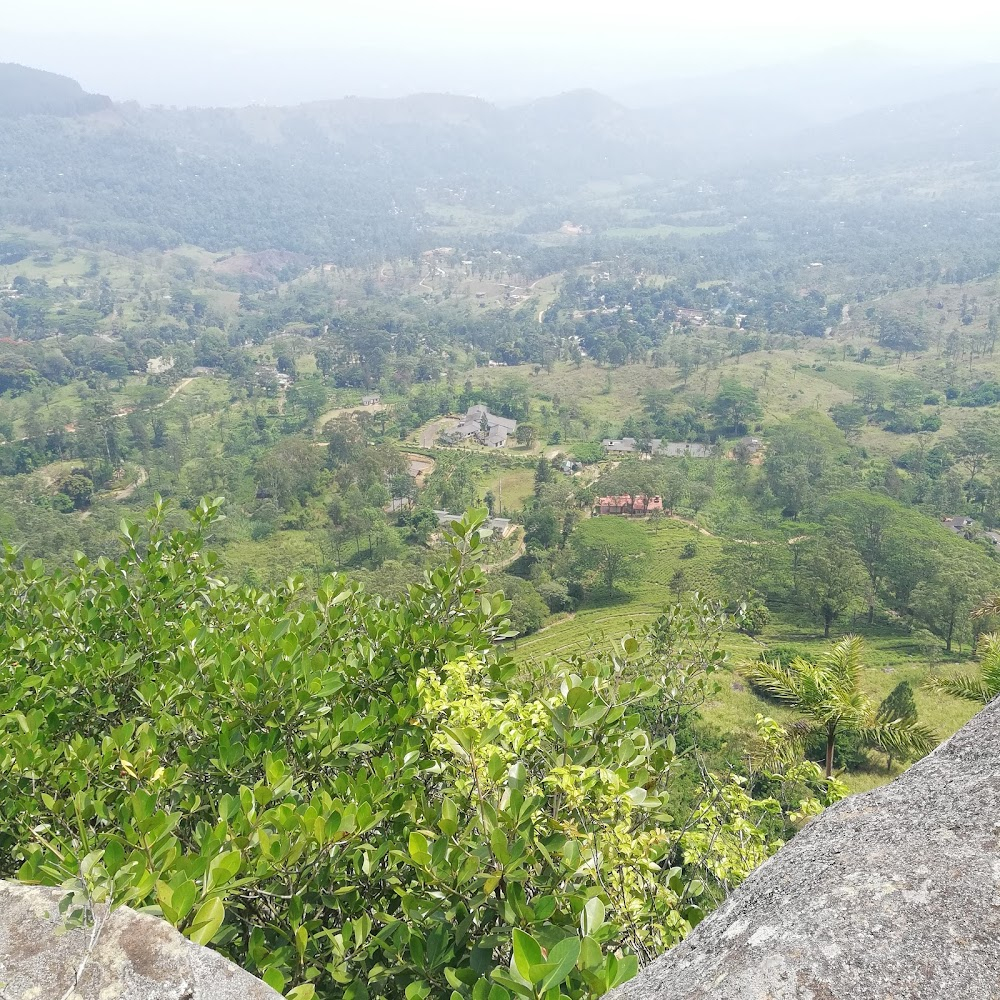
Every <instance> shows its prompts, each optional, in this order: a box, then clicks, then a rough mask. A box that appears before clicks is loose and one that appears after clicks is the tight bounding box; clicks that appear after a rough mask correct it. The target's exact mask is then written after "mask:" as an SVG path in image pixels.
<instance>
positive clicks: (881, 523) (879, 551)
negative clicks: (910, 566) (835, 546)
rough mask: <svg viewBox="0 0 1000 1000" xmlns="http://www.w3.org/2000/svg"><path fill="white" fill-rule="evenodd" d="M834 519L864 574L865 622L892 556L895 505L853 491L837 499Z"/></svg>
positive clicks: (871, 613)
mask: <svg viewBox="0 0 1000 1000" xmlns="http://www.w3.org/2000/svg"><path fill="white" fill-rule="evenodd" d="M837 511H838V513H837V519H838V520H840V522H841V523H842V524H843V526H844V528H845V531H846V533H847V535H848V537H849V538H850V539H851V543H852V545H853V546H854V551H855V552H856V553H857V554H858V558H859V559H860V560H861V564H862V565H863V566H864V568H865V573H866V574H867V576H868V595H867V599H868V624H869V625H872V624H874V622H875V605H876V603H877V601H878V596H879V593H880V592H881V589H882V583H883V581H884V579H885V577H886V574H887V573H888V571H889V566H890V563H891V560H892V556H893V544H892V536H893V532H894V530H895V528H896V526H897V523H898V511H899V507H898V505H897V504H894V503H893V502H892V501H891V500H890V499H888V497H882V496H878V495H877V494H870V493H862V492H854V493H849V494H844V495H842V496H841V497H839V498H838V504H837Z"/></svg>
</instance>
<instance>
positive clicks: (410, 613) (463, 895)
mask: <svg viewBox="0 0 1000 1000" xmlns="http://www.w3.org/2000/svg"><path fill="white" fill-rule="evenodd" d="M219 506H220V502H219V501H217V502H214V503H206V502H202V504H201V506H200V507H199V508H198V510H197V511H196V512H195V513H194V514H193V515H192V518H193V523H192V525H191V528H190V530H185V531H174V532H168V531H167V530H166V529H165V527H164V515H165V509H164V506H163V504H161V503H159V502H158V504H157V508H156V509H155V510H154V511H153V512H151V515H150V519H149V522H148V524H146V525H145V526H143V527H139V526H137V525H134V524H129V523H126V524H123V531H124V535H125V540H126V551H125V554H124V555H123V556H122V557H121V558H120V559H118V560H116V561H111V562H109V561H100V562H98V563H97V564H95V565H91V564H88V562H87V560H86V559H84V558H83V557H82V556H81V557H80V558H79V559H78V560H77V568H76V570H75V571H74V572H72V573H68V574H64V575H59V574H56V575H50V574H47V573H46V572H45V571H44V569H43V567H42V566H41V565H39V564H38V563H35V562H32V561H25V562H24V564H23V565H20V564H19V562H18V557H17V554H16V553H15V552H14V551H12V550H9V549H8V550H6V554H5V557H4V560H3V564H2V567H0V809H2V813H3V816H4V823H3V828H2V832H0V875H3V876H8V877H9V876H12V875H15V874H16V875H18V876H19V877H20V878H21V879H24V880H27V881H30V882H39V883H44V884H50V885H53V884H54V885H65V886H67V887H68V888H70V889H73V890H76V891H77V892H80V893H85V894H86V895H87V897H89V898H90V899H96V900H107V899H110V900H111V901H112V902H114V903H127V904H129V905H130V906H133V907H136V908H139V909H148V910H150V911H152V912H156V913H160V914H162V916H163V917H164V918H165V919H167V920H169V921H170V922H171V923H173V924H174V925H175V926H177V927H178V928H180V929H181V930H182V931H183V932H184V933H185V934H187V935H188V937H190V938H191V939H193V940H194V941H197V942H200V943H202V944H210V945H211V946H212V947H214V948H216V949H218V950H219V951H221V952H222V953H224V954H225V955H227V956H229V957H230V958H232V959H233V960H234V961H236V962H238V963H239V964H241V965H243V966H244V967H246V968H248V969H250V970H251V971H253V972H255V973H257V974H259V975H262V976H263V977H264V979H265V980H266V981H267V982H269V983H270V984H271V985H273V986H274V987H275V988H276V989H278V990H281V991H284V990H286V989H287V990H288V991H289V992H288V996H289V997H294V998H296V1000H303V998H308V997H310V996H312V995H314V993H315V995H317V996H320V997H341V996H346V997H355V998H357V997H385V998H402V997H405V998H406V1000H420V998H423V997H428V996H431V997H458V998H463V997H473V998H475V1000H484V998H489V1000H504V998H506V997H508V996H512V995H520V996H524V997H543V996H544V997H552V998H557V997H559V996H566V997H572V998H576V997H588V996H598V995H600V994H602V993H604V992H605V991H606V990H608V989H609V988H611V987H612V986H614V985H617V984H618V983H621V982H623V981H625V980H626V979H627V978H628V977H630V976H631V975H633V974H634V973H635V971H636V969H637V966H638V963H639V961H640V960H642V961H644V960H646V959H648V958H650V957H652V956H653V955H654V954H656V953H658V952H659V951H661V950H663V949H664V948H666V947H668V946H670V945H671V944H673V943H674V942H676V941H677V940H679V939H680V938H681V937H682V936H683V935H684V934H685V933H686V932H687V931H688V930H689V929H690V928H691V927H692V926H693V925H694V924H695V923H696V922H697V921H698V920H699V919H700V918H701V916H702V913H703V908H704V906H706V905H708V904H710V903H711V902H713V901H714V900H716V899H717V898H718V897H719V896H720V894H722V893H723V892H724V891H725V890H726V888H727V887H728V886H730V885H732V884H735V883H736V882H738V881H739V880H740V879H742V878H743V877H745V875H746V874H747V873H748V872H749V871H750V870H752V868H753V867H755V866H756V865H757V864H759V863H760V862H761V861H763V860H764V859H765V858H766V857H767V856H768V855H769V854H770V853H771V852H772V851H773V850H774V849H775V848H776V847H777V846H778V844H779V843H780V841H779V840H778V839H777V837H776V836H775V835H774V833H773V832H771V833H768V832H767V831H775V830H780V829H781V827H782V825H783V822H784V816H783V813H782V808H783V807H786V808H788V809H791V808H803V804H804V803H806V804H808V803H812V804H813V807H817V806H816V803H817V800H816V799H815V797H814V795H813V792H814V791H818V792H819V793H820V794H823V790H824V786H823V785H822V783H821V782H819V781H815V780H813V779H815V778H816V773H815V769H814V770H813V772H809V773H806V774H805V777H804V779H803V772H802V766H801V765H798V766H797V768H798V769H797V772H796V777H795V780H796V782H797V784H796V787H797V788H798V789H799V793H798V794H796V795H792V796H789V795H787V794H785V795H782V796H779V798H780V799H781V800H782V804H781V805H779V801H778V798H773V799H772V798H768V799H766V800H763V801H755V800H754V799H752V798H751V797H750V795H749V794H748V793H747V791H746V790H745V786H744V784H743V783H742V782H741V781H740V780H739V779H737V778H735V777H732V776H729V777H727V778H726V779H725V780H720V779H715V778H713V777H711V776H706V778H705V786H704V788H703V789H702V792H701V795H700V798H698V799H697V801H693V802H691V801H689V802H686V803H685V804H684V808H683V810H682V812H683V819H681V818H679V817H680V813H678V814H677V815H675V814H674V811H673V809H672V807H673V805H674V803H671V802H670V800H669V798H668V794H667V791H668V784H669V780H670V774H671V768H672V762H673V757H674V751H673V747H674V742H673V738H672V735H671V733H670V728H671V725H672V724H676V722H677V721H678V720H679V719H681V717H682V715H683V714H684V710H685V706H687V708H690V706H691V705H692V704H693V703H694V702H695V701H696V700H697V699H698V698H700V697H704V696H705V692H706V690H707V687H708V686H709V685H710V684H711V675H712V673H713V672H714V671H716V670H717V669H718V668H719V665H720V663H721V654H719V653H718V649H717V644H714V645H713V639H712V633H711V628H709V629H708V630H706V627H705V626H706V617H705V616H706V614H710V613H709V612H708V611H707V610H706V608H705V607H704V606H701V607H696V608H695V609H693V610H692V611H690V612H684V611H682V610H681V609H673V610H672V611H671V612H670V613H669V614H667V615H665V616H664V617H663V618H662V619H661V620H660V621H659V622H658V623H657V625H656V627H655V628H654V629H653V630H652V631H651V632H650V636H649V637H648V638H647V639H646V640H645V641H642V642H640V641H637V640H635V639H629V640H627V641H626V643H625V648H624V650H623V653H622V655H621V656H620V657H612V658H605V659H598V660H576V661H574V662H572V663H570V664H563V665H558V664H550V665H548V667H547V668H546V670H545V671H543V672H542V673H541V675H539V676H535V677H532V678H527V677H525V678H519V677H518V676H517V675H516V673H515V668H514V667H513V665H512V663H511V662H510V660H509V659H508V658H507V657H506V656H505V655H504V653H503V651H502V647H500V646H499V645H498V641H499V640H500V639H501V638H502V637H503V636H504V634H505V633H506V631H507V629H508V626H507V624H506V621H505V614H506V612H507V610H508V608H509V604H508V603H507V602H506V601H505V600H504V599H503V597H502V595H499V594H496V595H491V594H487V593H484V592H483V591H482V588H483V586H484V577H483V576H482V574H481V573H480V572H479V570H478V569H476V567H475V560H476V557H477V554H478V548H479V536H478V533H477V532H476V530H475V529H476V526H477V524H478V523H479V521H480V518H479V516H478V515H475V516H470V517H468V518H467V519H466V520H465V521H464V522H462V523H461V524H459V525H457V526H456V529H455V533H454V535H453V537H452V543H453V544H452V547H451V552H450V555H449V557H448V559H447V562H446V564H445V565H444V566H442V567H441V568H440V569H438V570H437V571H435V572H434V574H433V575H432V576H430V577H429V578H428V579H427V581H426V582H425V584H424V585H423V586H420V587H417V588H414V589H413V590H412V592H411V593H410V595H409V597H408V598H407V599H406V600H404V601H402V602H400V603H398V604H391V603H385V602H383V601H381V600H379V599H377V598H372V597H369V596H367V595H366V594H365V593H363V592H362V591H361V590H360V589H359V588H357V587H356V586H351V585H350V584H348V583H346V582H345V581H344V580H331V581H329V582H328V583H327V584H326V585H325V586H324V587H322V588H321V589H320V591H319V592H318V593H317V594H316V595H315V597H307V596H305V595H304V594H303V593H302V592H301V590H300V585H299V584H298V583H297V582H295V581H289V583H288V584H287V585H286V586H284V587H282V588H281V589H279V590H276V591H261V590H255V589H251V588H246V587H235V586H231V585H229V584H227V583H226V582H225V581H224V580H222V579H220V578H219V576H218V574H217V570H216V567H215V563H214V560H213V558H212V557H211V556H209V555H207V554H206V553H205V552H204V550H203V536H204V534H205V533H206V531H207V530H208V529H209V527H210V525H211V523H212V521H213V520H214V519H215V518H216V517H217V516H218V513H219ZM716 627H718V623H716ZM647 726H648V727H651V730H652V731H654V732H656V733H657V738H656V739H654V738H653V737H652V736H651V735H650V728H647ZM771 735H772V739H773V738H774V734H773V733H772V734H771ZM807 770H808V769H807ZM771 777H772V779H773V780H775V781H780V779H781V775H777V776H775V775H772V776H771ZM803 811H804V812H808V811H810V808H809V807H808V805H806V806H805V808H804V809H803ZM813 811H814V810H813Z"/></svg>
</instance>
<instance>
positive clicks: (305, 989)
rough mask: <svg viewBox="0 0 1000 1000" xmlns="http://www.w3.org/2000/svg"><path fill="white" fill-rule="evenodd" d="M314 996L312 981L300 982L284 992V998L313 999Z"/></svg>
mask: <svg viewBox="0 0 1000 1000" xmlns="http://www.w3.org/2000/svg"><path fill="white" fill-rule="evenodd" d="M314 996H316V987H315V986H313V984H312V983H301V984H300V985H298V986H296V987H295V989H293V990H291V991H290V992H288V993H286V994H285V1000H313V997H314Z"/></svg>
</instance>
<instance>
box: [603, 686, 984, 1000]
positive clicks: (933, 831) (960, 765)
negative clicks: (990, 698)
mask: <svg viewBox="0 0 1000 1000" xmlns="http://www.w3.org/2000/svg"><path fill="white" fill-rule="evenodd" d="M708 997H712V998H725V1000H790V998H796V1000H952V998H955V1000H997V998H1000V702H994V703H993V704H991V705H989V706H987V707H986V708H985V709H984V710H983V711H982V712H980V714H979V715H977V716H976V717H975V718H974V719H973V720H972V721H971V722H969V724H968V725H967V726H965V728H964V729H961V730H960V731H959V732H958V733H956V734H955V736H953V737H952V738H951V739H950V740H948V741H947V742H946V743H944V744H943V745H942V746H941V747H939V748H938V749H937V750H936V751H935V752H934V753H933V754H931V755H930V756H929V757H926V758H924V760H922V761H920V762H919V763H917V764H914V765H913V766H912V767H911V768H910V769H909V770H908V771H906V772H905V773H904V774H903V775H902V776H900V777H899V778H897V779H896V780H895V781H894V782H892V784H890V785H887V786H885V787H884V788H879V789H877V790H875V791H872V792H868V793H866V794H864V795H857V796H854V797H852V798H850V799H846V800H844V801H843V802H840V803H838V804H837V805H836V806H835V807H833V808H831V809H828V810H827V811H826V812H825V813H823V814H822V815H821V816H819V817H817V818H816V819H815V820H813V821H812V822H811V823H809V824H808V825H807V826H806V827H805V828H804V829H803V830H802V832H801V833H799V834H798V836H796V837H795V838H794V839H793V840H791V841H790V842H789V844H788V845H787V846H786V847H784V848H783V849H782V850H781V851H779V852H778V853H777V854H776V855H775V856H774V857H773V858H772V859H771V860H770V861H768V862H767V864H765V865H763V866H762V867H761V868H760V869H758V870H757V871H756V872H755V873H754V874H753V875H752V876H751V877H750V878H749V879H747V881H746V882H745V883H744V884H743V885H742V886H741V887H740V888H739V889H738V890H737V891H736V892H735V893H733V895H732V896H731V897H730V898H729V899H728V900H727V901H726V903H725V904H724V905H723V906H721V907H720V908H719V909H718V910H717V911H716V912H715V913H713V914H712V915H711V916H710V917H709V918H708V919H707V920H705V921H704V922H703V923H702V924H701V925H700V926H699V927H698V928H697V929H696V930H695V931H694V932H693V933H692V934H691V935H690V936H689V937H688V938H687V940H686V941H684V942H683V943H682V944H680V945H678V946H677V947H676V948H674V949H672V950H671V951H670V952H668V953H667V954H666V955H664V956H662V957H661V958H660V959H658V960H657V961H656V962H654V963H653V964H652V965H650V966H649V967H648V968H646V969H645V970H643V972H641V973H640V974H639V976H637V977H636V978H635V979H634V980H633V981H632V982H631V983H628V984H627V985H626V986H624V987H622V988H621V989H619V990H618V991H616V992H615V993H614V994H611V995H609V998H610V1000H704V998H708Z"/></svg>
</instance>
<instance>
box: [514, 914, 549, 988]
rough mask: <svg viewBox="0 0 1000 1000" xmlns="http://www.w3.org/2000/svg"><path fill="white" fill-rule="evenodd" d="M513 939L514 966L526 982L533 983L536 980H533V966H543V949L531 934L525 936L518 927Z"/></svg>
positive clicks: (515, 929)
mask: <svg viewBox="0 0 1000 1000" xmlns="http://www.w3.org/2000/svg"><path fill="white" fill-rule="evenodd" d="M512 937H513V947H514V966H515V967H516V968H517V971H518V972H520V973H521V975H522V977H523V978H524V980H525V981H526V982H528V983H533V982H534V980H532V979H531V967H532V966H533V965H541V963H542V949H541V947H539V944H538V942H537V941H536V940H535V939H534V938H533V937H532V936H531V935H530V934H525V933H524V931H522V930H521V929H520V928H518V927H515V928H514V932H513V935H512Z"/></svg>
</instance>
